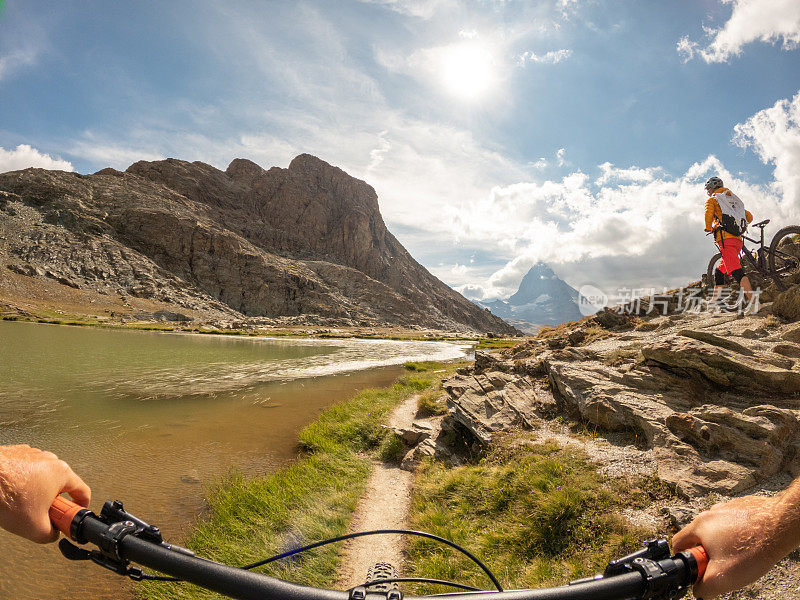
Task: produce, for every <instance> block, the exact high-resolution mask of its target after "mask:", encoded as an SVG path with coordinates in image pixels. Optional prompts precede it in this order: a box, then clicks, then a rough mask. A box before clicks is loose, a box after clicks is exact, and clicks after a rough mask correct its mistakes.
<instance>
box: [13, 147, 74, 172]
mask: <svg viewBox="0 0 800 600" xmlns="http://www.w3.org/2000/svg"><path fill="white" fill-rule="evenodd" d="M28 167H38V168H40V169H54V170H58V171H74V170H75V169H74V168H73V167H72V163H70V162H69V161H66V160H61V159H60V158H53V157H52V156H50V155H49V154H43V153H41V152H39V151H38V150H37V149H36V148H32V147H31V146H28V145H27V144H20V145H19V146H17V147H16V148H15V149H14V150H6V149H5V148H2V147H0V173H5V172H6V171H17V170H19V169H27V168H28Z"/></svg>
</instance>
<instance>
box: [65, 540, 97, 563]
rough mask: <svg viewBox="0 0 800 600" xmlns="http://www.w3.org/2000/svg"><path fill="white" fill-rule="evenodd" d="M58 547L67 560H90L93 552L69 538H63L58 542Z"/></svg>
mask: <svg viewBox="0 0 800 600" xmlns="http://www.w3.org/2000/svg"><path fill="white" fill-rule="evenodd" d="M58 549H59V550H61V554H63V555H64V558H66V559H67V560H90V559H91V558H92V553H91V552H89V551H88V550H84V549H83V548H79V547H78V546H76V545H75V544H73V543H72V542H70V541H69V540H67V539H64V538H61V540H60V541H59V542H58Z"/></svg>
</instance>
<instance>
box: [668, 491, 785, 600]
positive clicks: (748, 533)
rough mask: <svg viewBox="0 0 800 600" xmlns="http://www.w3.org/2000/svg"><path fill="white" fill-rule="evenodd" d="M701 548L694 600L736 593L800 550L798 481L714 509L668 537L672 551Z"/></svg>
mask: <svg viewBox="0 0 800 600" xmlns="http://www.w3.org/2000/svg"><path fill="white" fill-rule="evenodd" d="M698 544H701V545H702V546H703V547H704V548H705V549H706V552H707V553H708V559H709V562H708V567H707V568H706V572H705V574H704V575H703V580H702V581H701V582H700V583H698V584H696V585H695V586H694V595H695V597H696V598H703V599H704V600H709V598H713V597H715V596H718V595H719V594H724V593H725V592H730V591H732V590H735V589H738V588H741V587H743V586H745V585H747V584H749V583H751V582H753V581H755V580H756V579H758V578H759V577H761V576H762V575H763V574H764V573H766V572H767V571H769V570H770V568H772V566H773V565H774V564H775V563H777V562H778V561H779V560H780V559H782V558H783V557H784V556H786V555H787V554H789V553H790V552H791V551H792V550H794V549H795V548H797V547H798V546H800V478H798V479H795V481H794V483H792V484H791V485H790V486H789V487H788V488H787V489H786V490H784V491H783V492H781V493H780V494H778V495H776V496H771V497H770V496H745V497H743V498H737V499H735V500H731V501H730V502H725V503H720V504H715V505H714V506H712V507H711V508H710V509H709V510H707V511H705V512H702V513H700V514H699V515H698V516H697V518H696V519H695V520H694V521H692V522H691V523H689V524H688V525H687V526H686V527H684V528H683V529H681V530H680V531H679V532H678V533H676V534H675V537H673V538H672V548H673V551H675V552H680V551H681V550H686V549H687V548H690V547H692V546H696V545H698Z"/></svg>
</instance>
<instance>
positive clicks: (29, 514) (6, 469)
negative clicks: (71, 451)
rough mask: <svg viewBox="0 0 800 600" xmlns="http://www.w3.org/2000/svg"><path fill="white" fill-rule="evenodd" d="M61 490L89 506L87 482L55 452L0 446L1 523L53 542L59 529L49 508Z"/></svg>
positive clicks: (36, 539)
mask: <svg viewBox="0 0 800 600" xmlns="http://www.w3.org/2000/svg"><path fill="white" fill-rule="evenodd" d="M61 492H67V493H68V494H69V495H70V496H71V497H72V499H73V500H74V501H75V502H77V503H78V504H80V505H81V506H89V500H90V499H91V495H92V492H91V490H90V489H89V486H87V485H86V484H85V483H84V482H83V480H82V479H81V478H80V477H78V476H77V475H76V474H75V473H74V472H73V470H72V469H71V468H70V466H69V465H68V464H67V463H65V462H64V461H63V460H59V459H58V457H57V456H56V455H55V454H53V453H52V452H44V451H42V450H37V449H36V448H31V447H30V446H25V445H23V446H0V527H2V528H3V529H6V530H8V531H10V532H11V533H15V534H17V535H21V536H22V537H25V538H28V539H29V540H31V541H34V542H38V543H40V544H44V543H47V542H54V541H55V540H57V539H58V530H57V529H54V528H53V525H52V523H50V517H49V516H48V510H49V509H50V504H52V502H53V500H54V499H55V497H56V496H57V495H58V494H60V493H61Z"/></svg>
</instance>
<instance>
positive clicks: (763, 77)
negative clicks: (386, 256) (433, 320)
mask: <svg viewBox="0 0 800 600" xmlns="http://www.w3.org/2000/svg"><path fill="white" fill-rule="evenodd" d="M798 41H800V3H798V2H797V1H796V0H692V1H678V0H675V1H668V2H650V1H643V0H641V1H635V0H613V1H612V0H608V1H601V0H543V1H536V2H533V1H528V2H520V1H514V0H494V1H490V0H486V1H469V2H468V1H461V0H372V1H367V0H364V1H355V0H354V1H350V2H311V1H308V2H266V1H259V2H235V1H229V2H202V1H197V0H194V1H191V2H188V1H178V0H171V1H169V2H163V1H162V2H148V1H143V2H136V3H111V2H88V1H82V2H59V3H52V2H34V1H25V2H22V1H19V0H8V1H7V2H5V7H4V10H3V11H2V13H0V171H4V170H11V169H16V168H23V167H26V166H41V167H46V168H62V169H74V170H77V171H80V172H93V171H96V170H98V169H100V168H103V167H106V166H109V165H111V166H114V167H116V168H120V169H124V168H125V167H127V166H128V165H129V164H131V163H132V162H134V161H136V160H140V159H150V160H155V159H158V158H163V157H167V156H172V157H176V158H181V159H185V160H192V161H193V160H201V161H204V162H207V163H210V164H212V165H214V166H217V167H219V168H223V169H224V168H225V167H226V166H227V164H228V163H229V162H230V160H232V159H233V158H235V157H245V158H250V159H252V160H254V161H256V162H257V163H259V164H261V165H262V166H264V167H266V168H268V167H270V166H273V165H277V166H282V167H285V166H287V165H288V163H289V161H290V160H291V158H292V157H293V156H295V155H297V154H299V153H301V152H308V153H311V154H315V155H317V156H319V157H321V158H323V159H324V160H327V161H328V162H330V163H332V164H335V165H337V166H340V167H342V168H343V169H345V170H346V171H348V172H349V173H351V174H352V175H354V176H356V177H359V178H362V179H365V180H366V181H367V182H368V183H370V184H372V185H373V186H374V187H375V188H376V190H377V192H378V194H379V198H380V205H381V210H382V212H383V215H384V218H385V220H386V222H387V225H388V226H389V228H390V230H392V231H393V232H394V233H395V235H397V237H398V238H399V239H400V241H401V242H403V243H404V244H405V245H406V247H407V248H408V249H409V250H410V251H411V253H412V254H413V255H414V256H415V257H416V258H417V259H418V260H419V261H420V262H421V263H422V264H424V265H425V266H426V267H428V268H429V269H430V270H431V271H432V272H433V273H434V274H436V275H437V276H439V277H440V278H441V279H443V280H444V281H445V282H446V283H448V284H450V285H453V286H454V287H456V288H457V289H459V290H461V291H462V292H463V293H465V294H466V295H468V296H470V297H473V298H481V297H484V298H486V297H492V296H497V295H505V294H508V293H510V292H512V291H513V290H514V289H515V287H516V285H517V284H518V283H519V281H520V279H521V278H522V275H523V274H524V272H525V271H526V270H527V268H529V267H530V265H531V264H533V263H534V262H536V261H537V260H545V261H547V262H548V263H549V264H551V266H553V268H554V269H555V270H556V272H557V273H559V274H560V275H561V276H562V277H564V278H565V279H567V281H568V282H569V283H571V284H572V285H574V286H576V287H580V285H582V284H585V283H591V284H594V285H596V286H598V287H601V288H602V289H605V290H607V291H609V293H613V290H615V289H616V288H618V287H620V286H627V287H647V286H656V287H659V288H660V287H661V286H665V285H666V286H673V285H679V284H683V283H686V282H688V281H690V280H692V279H696V278H697V277H698V276H699V274H700V272H702V271H703V270H704V265H705V263H706V262H707V260H708V257H709V256H710V254H711V253H712V252H713V250H714V248H713V246H712V245H711V244H710V242H709V240H708V238H705V236H704V235H703V232H702V223H701V217H702V214H701V213H702V205H703V200H704V196H703V189H702V183H703V182H704V181H705V179H706V178H707V177H708V176H710V175H711V174H714V173H719V174H721V175H722V176H723V178H724V179H726V180H727V182H729V183H730V185H731V187H732V188H734V190H735V191H737V193H739V195H740V196H742V198H743V199H744V200H745V203H746V204H747V205H748V208H751V210H753V212H754V213H755V214H756V217H757V218H759V219H760V218H767V217H770V218H772V219H773V222H774V223H776V224H785V223H795V222H799V221H798V220H800V179H799V178H798V175H797V174H798V173H800V95H798V93H799V92H800V77H799V75H800V50H798V49H797V45H798ZM772 230H773V231H774V230H775V229H774V228H773V229H772Z"/></svg>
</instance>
